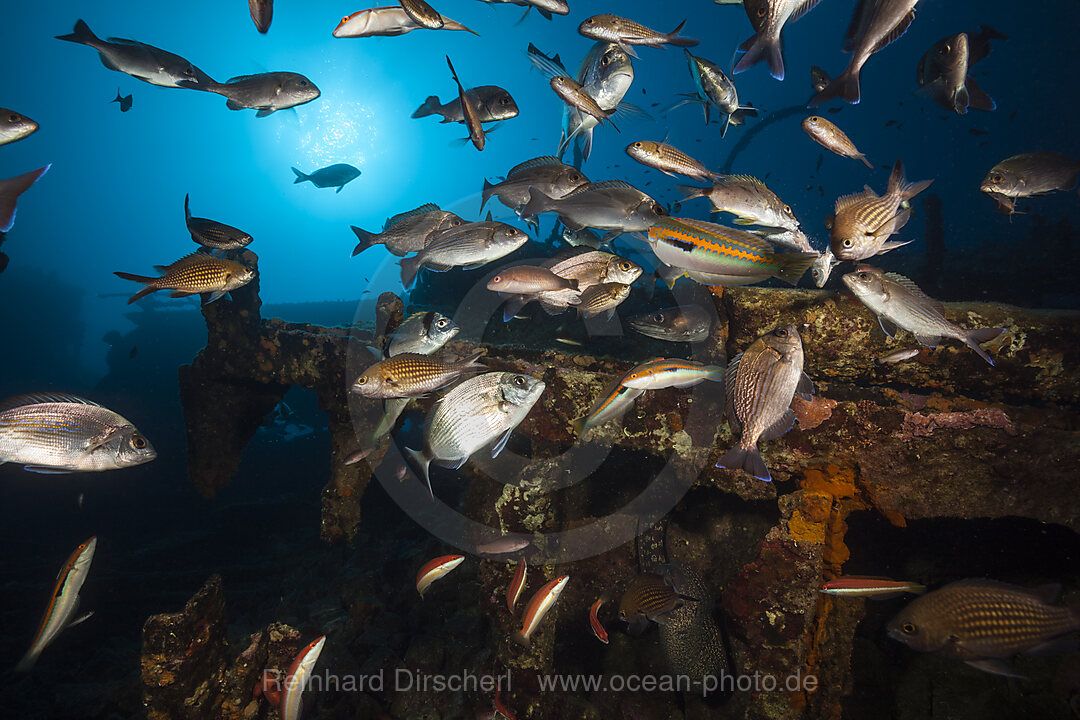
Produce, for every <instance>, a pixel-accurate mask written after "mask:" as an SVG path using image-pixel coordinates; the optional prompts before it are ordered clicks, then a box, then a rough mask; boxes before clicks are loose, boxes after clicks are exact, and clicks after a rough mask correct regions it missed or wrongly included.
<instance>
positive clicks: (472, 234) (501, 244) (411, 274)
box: [401, 220, 529, 287]
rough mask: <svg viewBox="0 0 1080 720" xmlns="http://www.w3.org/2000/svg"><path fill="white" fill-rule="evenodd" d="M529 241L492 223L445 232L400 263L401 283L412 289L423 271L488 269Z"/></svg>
mask: <svg viewBox="0 0 1080 720" xmlns="http://www.w3.org/2000/svg"><path fill="white" fill-rule="evenodd" d="M528 239H529V236H528V235H526V234H525V233H523V232H522V231H520V230H518V229H517V228H516V227H513V226H512V225H507V224H506V223H502V222H495V221H491V220H482V221H480V222H472V223H465V224H464V225H459V226H458V227H454V228H450V229H449V230H443V231H441V232H439V233H437V234H435V235H433V236H431V237H429V239H428V243H427V245H426V246H425V247H424V249H423V250H421V251H420V252H419V253H417V254H416V255H414V256H412V257H407V258H403V259H402V260H401V283H402V285H404V286H405V287H409V286H410V285H412V283H413V280H415V279H416V273H417V272H419V270H420V268H421V267H427V268H429V269H431V270H435V271H436V272H445V271H446V270H449V269H451V268H453V267H458V266H461V267H464V268H465V269H466V270H472V269H474V268H478V267H481V266H482V265H487V264H488V263H489V262H492V261H493V260H498V259H499V258H501V257H505V256H507V255H509V254H510V253H512V252H514V251H515V250H517V249H518V248H519V247H521V246H522V245H524V244H525V243H526V242H527V241H528Z"/></svg>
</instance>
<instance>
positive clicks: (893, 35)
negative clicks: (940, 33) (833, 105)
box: [809, 0, 919, 107]
mask: <svg viewBox="0 0 1080 720" xmlns="http://www.w3.org/2000/svg"><path fill="white" fill-rule="evenodd" d="M918 1H919V0H873V1H872V2H871V1H870V0H861V2H860V4H859V6H858V8H857V10H856V15H855V17H854V19H853V21H852V24H851V28H849V31H848V32H849V43H848V45H847V46H846V47H845V48H844V49H845V50H851V51H852V56H851V62H849V63H848V66H847V67H846V68H844V72H842V73H840V74H839V75H837V76H836V77H834V78H833V79H832V80H830V81H829V84H828V85H826V86H825V89H824V90H822V91H821V92H819V93H818V94H817V95H814V97H813V98H811V99H810V103H809V105H810V107H816V106H818V105H820V104H821V103H823V102H827V101H829V100H832V99H833V98H837V97H842V98H843V99H844V100H846V101H848V102H849V103H853V104H854V103H858V102H859V99H860V90H859V73H860V72H861V71H862V67H863V65H865V64H866V61H867V60H869V59H870V56H871V55H873V54H874V53H876V52H877V51H878V50H881V49H882V48H884V47H885V46H886V45H889V44H890V43H892V42H893V41H894V40H896V39H897V38H899V37H900V36H901V35H903V34H904V33H905V32H907V29H908V28H909V27H910V26H911V23H912V22H914V20H915V5H916V3H918Z"/></svg>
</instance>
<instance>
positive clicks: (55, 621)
mask: <svg viewBox="0 0 1080 720" xmlns="http://www.w3.org/2000/svg"><path fill="white" fill-rule="evenodd" d="M96 547H97V538H96V537H92V538H90V539H89V540H87V541H86V542H84V543H83V544H82V545H80V546H79V547H77V548H75V552H73V553H72V554H71V557H69V558H68V561H67V562H66V563H65V564H64V567H62V568H60V574H59V575H58V576H57V578H56V586H55V587H54V588H53V593H52V597H51V598H50V599H49V607H48V608H46V610H45V617H44V618H42V620H41V626H40V627H39V628H38V631H37V635H35V636H34V642H33V643H31V645H30V649H29V650H28V651H27V652H26V655H24V656H23V658H22V660H20V661H19V664H18V665H16V666H15V671H16V672H26V671H28V670H30V669H31V668H33V667H34V663H36V662H37V659H38V656H39V655H41V651H42V650H44V649H45V647H46V646H47V645H48V644H49V643H51V642H52V641H53V640H55V639H56V636H57V635H59V634H60V632H61V631H62V630H64V629H65V628H69V627H71V626H72V625H75V624H77V623H80V622H82V621H83V620H85V619H86V618H88V617H90V615H92V614H93V613H92V612H91V613H87V614H86V615H83V616H82V617H81V618H78V619H76V620H72V619H71V616H72V615H74V614H75V611H76V610H77V609H78V607H79V590H80V589H82V585H83V582H85V580H86V574H87V573H89V572H90V561H91V560H93V559H94V549H95V548H96Z"/></svg>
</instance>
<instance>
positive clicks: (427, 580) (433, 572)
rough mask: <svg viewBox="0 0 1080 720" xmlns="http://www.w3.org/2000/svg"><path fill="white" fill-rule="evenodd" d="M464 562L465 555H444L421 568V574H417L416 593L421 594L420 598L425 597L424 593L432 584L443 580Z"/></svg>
mask: <svg viewBox="0 0 1080 720" xmlns="http://www.w3.org/2000/svg"><path fill="white" fill-rule="evenodd" d="M464 560H465V556H464V555H443V556H442V557H437V558H435V559H434V560H429V561H427V562H426V563H424V565H423V567H421V568H420V572H418V573H416V592H418V593H420V597H424V592H425V591H426V590H427V589H428V587H429V586H430V585H431V583H433V582H435V581H436V580H439V579H440V578H442V577H443V576H444V575H446V574H447V573H448V572H450V571H451V570H453V569H454V568H456V567H457V566H458V565H460V564H461V563H462V561H464Z"/></svg>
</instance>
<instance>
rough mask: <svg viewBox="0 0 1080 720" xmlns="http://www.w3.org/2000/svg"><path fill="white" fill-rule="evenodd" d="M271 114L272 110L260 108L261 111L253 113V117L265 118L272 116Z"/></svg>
mask: <svg viewBox="0 0 1080 720" xmlns="http://www.w3.org/2000/svg"><path fill="white" fill-rule="evenodd" d="M290 109H291V108H290ZM273 112H274V109H273V108H262V109H261V110H259V112H257V113H255V117H257V118H260V117H266V116H267V115H271V114H273Z"/></svg>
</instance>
